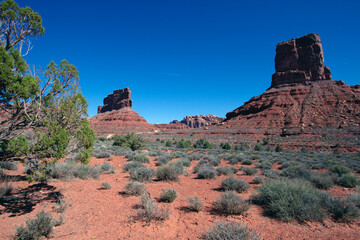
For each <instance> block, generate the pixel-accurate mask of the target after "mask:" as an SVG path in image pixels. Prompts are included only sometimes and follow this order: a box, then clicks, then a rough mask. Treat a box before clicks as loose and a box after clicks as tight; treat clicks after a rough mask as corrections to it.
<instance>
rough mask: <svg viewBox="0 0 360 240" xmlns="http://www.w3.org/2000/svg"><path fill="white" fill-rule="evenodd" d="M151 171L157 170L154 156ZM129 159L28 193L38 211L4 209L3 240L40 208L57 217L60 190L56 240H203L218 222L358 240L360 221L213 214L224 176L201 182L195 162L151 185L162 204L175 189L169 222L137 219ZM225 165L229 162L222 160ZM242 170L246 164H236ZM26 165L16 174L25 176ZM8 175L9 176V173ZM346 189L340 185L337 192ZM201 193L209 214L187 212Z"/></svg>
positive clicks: (286, 234) (288, 234) (274, 234)
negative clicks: (106, 186) (110, 169)
mask: <svg viewBox="0 0 360 240" xmlns="http://www.w3.org/2000/svg"><path fill="white" fill-rule="evenodd" d="M151 160H152V161H151V163H150V164H148V165H149V166H150V167H155V164H154V161H153V158H151ZM105 161H106V160H105V159H96V158H92V161H91V165H95V164H102V163H103V162H105ZM126 161H127V159H125V158H124V157H118V156H113V157H112V161H111V162H110V163H111V164H112V165H113V166H115V167H116V173H115V174H108V175H101V177H100V179H98V180H92V179H91V180H80V179H76V180H74V181H69V182H63V181H53V182H50V183H48V184H49V186H50V187H53V189H45V188H43V189H42V190H40V191H35V192H33V193H31V194H28V195H27V197H28V198H31V199H34V200H36V203H37V204H36V205H34V206H33V209H32V208H31V207H30V208H29V209H28V210H29V211H26V210H24V209H21V211H20V212H16V211H17V210H19V209H20V208H19V207H18V206H11V208H10V206H9V207H8V208H5V207H4V206H2V205H1V206H0V226H1V228H0V238H1V239H10V238H11V237H12V236H13V235H14V233H15V226H18V225H20V224H23V223H24V222H25V220H26V219H27V218H31V217H33V216H34V215H35V214H36V212H38V211H40V210H41V209H45V210H47V211H51V212H52V214H53V216H55V217H58V216H59V214H58V213H55V212H54V210H53V207H54V206H55V203H56V200H57V198H58V196H59V194H56V193H57V192H60V193H61V194H62V195H63V199H64V200H65V201H67V202H68V203H69V204H70V206H68V208H67V209H66V211H65V213H64V215H65V221H64V224H63V225H61V226H58V227H55V229H54V232H53V235H52V238H53V239H157V240H160V239H199V238H201V236H202V235H201V234H202V233H204V232H206V231H207V230H208V228H209V227H210V226H212V225H213V224H214V222H215V221H217V220H225V219H228V220H233V221H237V222H244V223H246V224H248V225H249V227H250V228H251V229H254V230H256V231H258V232H259V233H261V237H262V239H347V240H351V239H359V238H358V234H359V232H360V221H359V220H356V221H355V222H354V223H351V224H344V223H335V222H333V221H331V220H326V221H325V222H324V223H323V224H322V223H306V224H298V223H297V222H292V223H284V222H280V221H277V220H275V219H271V218H268V217H264V216H263V211H262V208H261V207H259V206H257V205H254V204H252V205H251V208H250V210H249V211H248V212H247V215H246V216H229V217H226V216H220V215H217V214H215V213H213V212H212V206H213V203H214V202H215V201H216V199H217V197H218V196H219V195H220V194H221V191H220V190H219V187H220V183H221V180H222V179H223V178H225V176H220V177H217V178H216V179H213V180H203V179H196V175H195V174H193V173H192V171H191V169H192V167H193V166H194V165H195V164H196V162H197V161H193V162H192V166H191V167H189V168H188V172H189V173H190V174H189V175H188V176H181V177H180V180H179V181H178V182H158V181H153V182H151V183H147V184H146V187H147V189H148V192H149V194H150V197H151V198H152V199H155V200H158V198H159V196H160V193H161V189H162V188H170V187H172V188H174V189H175V190H176V191H177V193H178V197H177V198H176V199H175V201H174V202H173V203H159V205H166V206H169V208H170V210H171V215H170V218H169V219H168V220H165V221H164V222H151V223H150V224H147V223H146V222H144V221H141V220H136V219H135V216H136V213H137V209H136V208H137V204H138V197H134V196H127V195H125V194H124V192H123V191H124V185H125V184H126V183H127V182H128V181H129V174H128V173H126V172H124V171H123V170H122V166H123V165H124V164H125V163H126ZM222 163H224V162H222ZM235 166H236V167H241V164H238V165H235ZM22 171H23V167H22V166H21V164H19V170H18V171H17V172H12V174H13V175H14V174H15V175H16V174H17V175H21V176H24V175H23V174H21V173H22ZM7 173H9V172H7ZM235 177H237V178H239V179H243V180H245V181H246V182H248V183H251V180H252V178H253V176H246V175H244V174H243V172H242V171H239V172H238V173H237V174H236V175H235ZM103 182H108V183H110V184H111V186H112V188H111V189H110V190H102V189H101V183H103ZM33 186H36V185H35V184H28V183H27V182H26V181H24V180H23V179H19V181H17V182H15V183H14V187H15V194H16V192H19V191H22V190H23V189H25V188H29V187H33ZM256 186H257V185H255V184H251V188H250V190H249V191H248V192H246V193H241V194H239V195H240V196H242V197H243V198H244V199H249V198H250V196H251V194H253V193H256V189H255V188H256ZM343 191H347V190H344V189H342V188H338V187H336V193H337V194H340V193H341V192H343ZM195 195H198V196H199V198H200V200H201V201H202V202H203V204H204V211H202V212H199V213H196V212H189V211H188V210H187V209H186V206H187V198H188V197H189V196H195Z"/></svg>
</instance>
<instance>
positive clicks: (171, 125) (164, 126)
mask: <svg viewBox="0 0 360 240" xmlns="http://www.w3.org/2000/svg"><path fill="white" fill-rule="evenodd" d="M154 126H155V127H157V128H159V129H161V130H174V129H190V127H189V126H187V125H185V124H183V123H180V122H171V123H169V124H154Z"/></svg>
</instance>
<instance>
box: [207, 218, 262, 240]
mask: <svg viewBox="0 0 360 240" xmlns="http://www.w3.org/2000/svg"><path fill="white" fill-rule="evenodd" d="M203 239H204V240H235V239H236V240H260V239H261V238H260V234H258V233H256V232H254V231H251V230H250V229H249V227H248V226H247V225H243V224H241V223H236V222H233V221H226V222H216V223H215V226H214V227H212V228H210V229H209V231H208V232H207V233H206V234H204V238H203Z"/></svg>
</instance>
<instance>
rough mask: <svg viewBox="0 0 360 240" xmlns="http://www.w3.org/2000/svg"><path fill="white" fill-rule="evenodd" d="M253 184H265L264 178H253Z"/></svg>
mask: <svg viewBox="0 0 360 240" xmlns="http://www.w3.org/2000/svg"><path fill="white" fill-rule="evenodd" d="M252 182H253V183H255V184H259V183H263V182H264V178H262V177H259V176H256V177H254V178H253V180H252Z"/></svg>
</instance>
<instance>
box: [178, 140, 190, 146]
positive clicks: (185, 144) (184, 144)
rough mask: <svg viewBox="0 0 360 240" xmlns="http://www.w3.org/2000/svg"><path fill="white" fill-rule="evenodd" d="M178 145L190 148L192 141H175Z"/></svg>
mask: <svg viewBox="0 0 360 240" xmlns="http://www.w3.org/2000/svg"><path fill="white" fill-rule="evenodd" d="M175 144H176V147H178V148H189V147H191V142H190V141H189V140H187V141H185V140H184V139H181V140H180V141H177V142H175Z"/></svg>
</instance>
